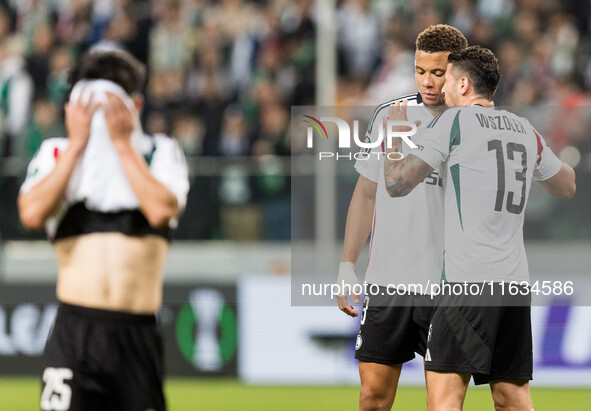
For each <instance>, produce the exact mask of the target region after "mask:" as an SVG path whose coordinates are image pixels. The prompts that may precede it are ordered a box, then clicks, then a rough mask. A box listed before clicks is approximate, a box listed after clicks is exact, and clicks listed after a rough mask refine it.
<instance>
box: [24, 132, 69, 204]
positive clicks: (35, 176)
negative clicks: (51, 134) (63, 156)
mask: <svg viewBox="0 0 591 411" xmlns="http://www.w3.org/2000/svg"><path fill="white" fill-rule="evenodd" d="M68 145H69V140H68V139H66V138H49V139H47V140H45V141H43V143H41V146H40V147H39V149H38V150H37V153H36V154H35V156H34V157H33V159H32V160H31V162H30V163H29V166H28V167H27V177H26V178H25V181H24V182H23V184H22V185H21V188H20V193H21V194H24V193H26V192H28V191H29V190H31V189H32V188H33V187H35V186H36V185H37V184H39V183H40V182H41V181H42V180H43V179H44V178H45V177H47V176H48V175H49V174H50V173H51V172H52V171H53V169H54V168H55V163H56V161H57V158H58V157H59V155H60V153H62V152H63V151H65V149H66V148H67V147H68Z"/></svg>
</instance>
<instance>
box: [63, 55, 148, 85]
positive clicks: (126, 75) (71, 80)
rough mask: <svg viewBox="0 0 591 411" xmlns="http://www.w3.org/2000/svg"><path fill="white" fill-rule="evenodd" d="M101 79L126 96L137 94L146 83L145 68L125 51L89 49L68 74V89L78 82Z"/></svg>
mask: <svg viewBox="0 0 591 411" xmlns="http://www.w3.org/2000/svg"><path fill="white" fill-rule="evenodd" d="M94 79H103V80H110V81H112V82H114V83H117V84H119V85H120V86H121V87H122V88H123V90H125V92H126V93H127V94H133V93H138V92H140V91H141V90H142V88H143V87H144V84H145V82H146V67H145V66H144V64H142V63H141V62H140V61H139V60H138V59H136V58H135V57H133V56H132V55H131V54H129V53H128V52H127V51H125V50H120V49H111V48H109V49H101V48H96V49H90V50H89V51H87V52H86V53H84V54H83V55H82V56H81V57H80V58H78V60H77V61H76V63H74V66H73V67H72V68H71V69H70V73H69V74H68V84H69V85H70V88H71V87H73V86H74V84H76V82H77V81H79V80H94Z"/></svg>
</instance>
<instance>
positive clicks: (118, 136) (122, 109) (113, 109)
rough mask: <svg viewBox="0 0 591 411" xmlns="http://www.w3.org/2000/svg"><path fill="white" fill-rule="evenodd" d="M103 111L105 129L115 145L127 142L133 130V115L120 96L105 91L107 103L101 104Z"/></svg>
mask: <svg viewBox="0 0 591 411" xmlns="http://www.w3.org/2000/svg"><path fill="white" fill-rule="evenodd" d="M101 108H102V109H103V111H104V113H105V120H106V122H107V130H109V135H110V136H111V140H112V141H113V144H115V147H117V146H120V145H122V144H123V145H124V144H126V143H129V142H130V140H131V133H132V132H133V127H134V122H133V115H132V113H131V111H130V110H129V108H128V107H127V106H126V105H125V103H124V102H123V100H122V99H121V97H119V96H117V95H116V94H113V93H107V103H106V104H101Z"/></svg>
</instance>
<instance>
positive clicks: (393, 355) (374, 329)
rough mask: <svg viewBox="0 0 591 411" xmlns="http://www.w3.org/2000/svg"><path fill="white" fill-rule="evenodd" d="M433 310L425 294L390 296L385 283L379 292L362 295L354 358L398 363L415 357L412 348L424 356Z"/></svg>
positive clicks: (374, 361)
mask: <svg viewBox="0 0 591 411" xmlns="http://www.w3.org/2000/svg"><path fill="white" fill-rule="evenodd" d="M374 287H375V286H374ZM382 294H384V295H382ZM432 311H433V302H432V300H431V297H430V296H428V295H395V296H391V295H387V292H386V287H379V292H378V293H375V294H373V295H366V296H365V298H364V301H363V311H362V312H361V328H360V330H359V334H358V335H357V341H356V343H355V358H356V359H358V360H360V361H365V362H373V363H378V364H401V363H404V362H407V361H410V360H412V359H413V358H415V352H416V353H418V354H420V355H422V356H424V355H425V350H426V345H427V331H428V329H429V321H430V319H431V313H432Z"/></svg>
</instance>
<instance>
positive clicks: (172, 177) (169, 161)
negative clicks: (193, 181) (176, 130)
mask: <svg viewBox="0 0 591 411" xmlns="http://www.w3.org/2000/svg"><path fill="white" fill-rule="evenodd" d="M154 139H155V142H154V143H155V146H156V149H155V151H154V156H153V158H152V161H151V163H150V173H151V174H152V175H153V176H154V177H155V178H156V179H157V180H158V181H160V182H161V183H162V184H164V186H165V187H166V188H168V189H169V190H170V191H171V192H172V193H173V194H174V195H175V196H176V198H177V200H178V204H179V209H180V210H183V209H184V208H185V206H186V204H187V194H188V193H189V170H188V167H187V160H186V159H185V155H184V154H183V150H182V149H181V147H180V146H179V144H178V143H177V141H176V140H174V139H173V138H170V137H167V136H165V135H163V134H156V135H155V136H154Z"/></svg>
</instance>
